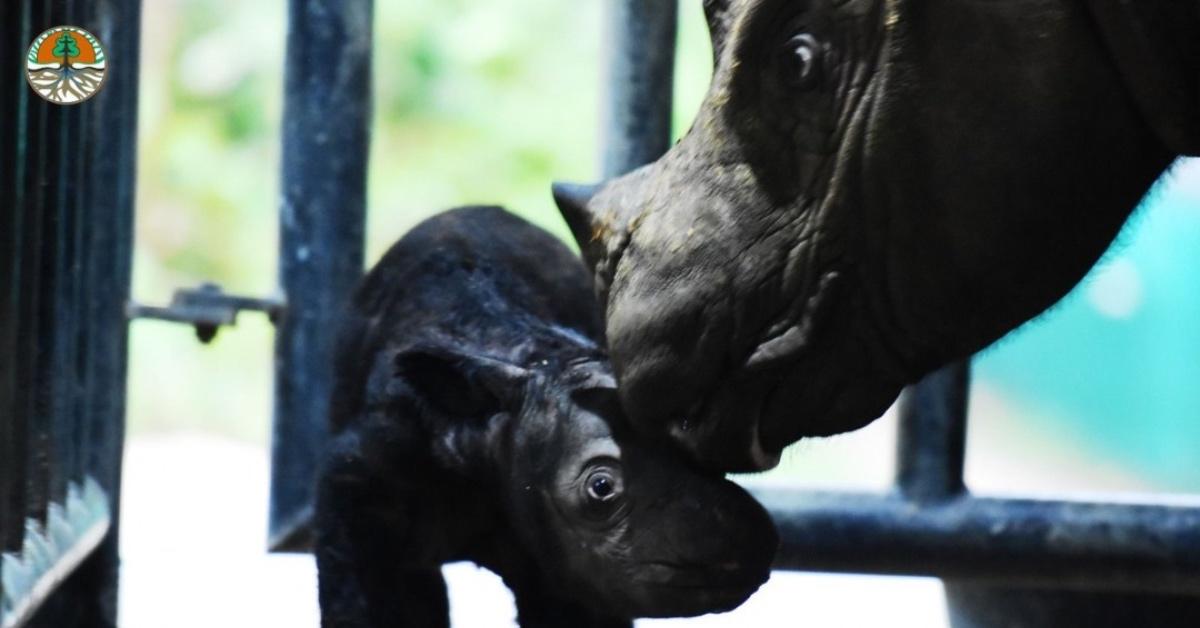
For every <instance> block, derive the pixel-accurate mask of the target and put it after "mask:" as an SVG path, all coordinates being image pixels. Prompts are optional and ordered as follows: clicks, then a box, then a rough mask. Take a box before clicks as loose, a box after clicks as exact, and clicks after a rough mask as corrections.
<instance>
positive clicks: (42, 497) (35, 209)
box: [17, 2, 57, 520]
mask: <svg viewBox="0 0 1200 628" xmlns="http://www.w3.org/2000/svg"><path fill="white" fill-rule="evenodd" d="M48 4H49V3H47V2H31V3H30V4H29V5H27V9H28V11H27V12H26V14H25V16H26V19H28V20H29V23H31V24H44V23H47V22H48V21H49V18H50V11H49V6H47V5H48ZM56 106H57V105H52V104H50V103H48V102H46V101H44V100H41V99H39V98H33V99H30V100H29V110H28V118H27V119H26V124H27V126H26V133H27V136H26V149H27V152H26V167H25V173H24V174H25V195H24V198H23V200H24V207H23V213H24V215H25V225H24V226H25V229H24V233H23V234H22V237H23V240H24V243H23V244H24V245H23V247H22V249H23V251H22V252H23V254H24V255H23V257H22V260H21V265H22V272H21V306H22V311H21V313H20V314H19V316H20V319H21V332H20V335H19V339H20V343H21V347H20V349H18V355H19V356H20V360H21V362H22V364H23V365H24V368H22V369H21V371H20V374H19V377H20V384H19V385H18V389H17V390H18V395H19V396H20V398H21V402H20V408H19V409H18V416H20V417H21V419H20V420H21V421H22V422H23V423H24V426H25V452H26V453H25V463H26V464H25V486H24V492H25V516H26V517H28V518H32V519H39V520H40V519H41V518H42V517H44V516H45V512H46V503H47V494H46V490H47V481H48V477H47V471H48V463H49V460H48V454H49V451H48V448H49V441H50V426H49V423H48V421H47V418H48V417H47V408H46V407H45V404H46V396H45V393H44V387H43V379H42V377H43V376H44V374H45V369H46V367H45V364H46V361H47V354H48V348H49V347H48V346H47V344H46V343H45V342H44V340H45V330H44V328H45V327H46V324H45V323H46V319H45V318H43V312H44V311H45V309H44V305H43V301H44V300H45V299H46V284H47V283H49V282H48V280H47V277H46V276H45V275H46V270H47V269H46V264H45V259H46V252H47V249H48V248H49V247H48V245H47V240H48V239H49V238H50V237H51V236H50V235H49V234H47V233H46V230H45V227H46V225H45V222H46V221H45V217H46V214H47V210H46V207H47V202H46V201H47V196H48V194H47V193H48V191H49V190H48V188H49V185H48V180H49V177H50V172H49V166H48V161H49V155H48V153H49V152H50V138H51V134H50V127H51V124H50V117H51V111H50V108H51V107H56Z"/></svg>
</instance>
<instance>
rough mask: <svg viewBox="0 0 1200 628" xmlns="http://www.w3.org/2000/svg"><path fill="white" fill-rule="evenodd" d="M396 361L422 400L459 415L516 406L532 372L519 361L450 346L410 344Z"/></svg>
mask: <svg viewBox="0 0 1200 628" xmlns="http://www.w3.org/2000/svg"><path fill="white" fill-rule="evenodd" d="M392 363H393V366H394V367H395V370H394V374H395V376H396V377H397V378H400V379H403V380H404V381H405V382H406V383H407V384H408V386H409V387H410V388H411V389H412V390H413V392H414V393H415V394H416V395H417V396H418V398H419V399H421V401H422V402H424V403H427V404H429V405H430V406H432V407H435V408H438V409H439V410H441V411H443V412H445V413H447V414H449V415H451V416H456V417H481V416H485V415H490V414H493V413H495V412H497V411H501V410H515V409H516V408H518V407H519V406H520V404H521V401H522V399H523V397H524V391H525V384H526V382H528V381H529V377H530V372H529V371H528V370H527V369H525V368H523V367H521V366H519V365H516V364H511V363H509V362H505V361H503V360H498V359H496V358H493V357H491V356H485V355H481V354H474V353H468V352H463V351H458V350H456V349H450V348H446V347H417V348H412V349H406V350H404V351H401V352H400V353H397V354H396V356H395V357H394V358H393V362H392Z"/></svg>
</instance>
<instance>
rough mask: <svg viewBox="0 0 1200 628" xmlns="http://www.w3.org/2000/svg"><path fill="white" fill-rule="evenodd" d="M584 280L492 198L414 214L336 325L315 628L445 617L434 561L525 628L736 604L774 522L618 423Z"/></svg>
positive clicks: (320, 500)
mask: <svg viewBox="0 0 1200 628" xmlns="http://www.w3.org/2000/svg"><path fill="white" fill-rule="evenodd" d="M591 291H592V285H591V282H590V281H589V278H588V274H587V271H586V269H585V268H584V267H583V264H581V263H580V262H579V259H578V257H577V256H576V255H574V254H573V253H572V252H571V251H570V250H569V249H568V248H567V247H566V246H565V245H563V244H562V243H561V242H559V241H558V240H557V239H555V238H554V237H553V236H551V235H550V234H548V233H546V232H545V231H543V230H541V229H538V228H537V227H535V226H533V225H531V224H529V223H528V222H526V221H524V220H521V219H520V218H518V217H516V216H514V215H512V214H510V213H508V212H506V211H504V210H503V209H501V208H499V207H467V208H460V209H456V210H451V211H447V212H444V213H441V214H439V215H437V216H435V217H433V218H430V219H429V220H426V221H425V222H423V223H421V224H420V225H418V226H417V227H415V228H414V229H413V230H412V231H410V232H409V233H408V234H407V235H405V236H404V237H403V238H402V239H401V240H400V241H399V242H397V243H396V244H395V245H394V246H393V247H392V248H391V249H390V250H389V251H388V252H387V253H386V254H385V255H384V256H383V258H382V259H381V260H380V261H379V263H378V264H376V265H375V267H374V268H373V269H372V270H371V271H370V272H369V273H368V274H367V276H366V277H365V278H364V280H363V282H362V284H361V285H360V286H359V288H358V289H357V291H356V292H355V295H354V299H353V303H352V304H351V306H350V307H349V308H348V310H347V312H346V313H345V315H344V316H343V320H342V321H341V330H340V333H339V340H338V345H337V350H336V367H335V373H334V384H335V385H334V390H333V399H332V401H331V410H330V419H331V424H332V431H333V433H334V438H333V440H332V442H331V444H330V446H329V450H328V451H327V452H326V456H325V461H324V464H323V465H322V468H321V472H320V476H319V486H318V497H317V503H316V514H315V517H314V529H315V531H316V541H315V553H316V556H317V565H318V571H319V575H320V579H319V584H320V587H319V590H320V601H321V614H322V624H321V625H322V626H324V627H325V628H404V627H410V626H411V627H412V628H436V627H438V626H443V627H444V626H446V625H447V624H448V620H449V615H448V608H447V599H446V590H445V583H444V582H443V580H442V574H441V571H440V566H441V565H442V564H444V563H447V562H452V561H460V560H471V561H475V562H476V563H478V564H480V565H483V566H486V567H487V568H489V569H491V570H492V571H494V572H496V573H497V574H498V575H499V576H500V577H501V578H503V579H504V582H505V584H507V585H508V587H509V588H510V589H512V591H513V595H514V598H515V601H516V606H517V613H518V620H519V622H520V624H521V626H522V627H523V628H539V627H544V628H560V627H563V626H567V627H571V628H627V627H628V626H630V625H631V622H630V618H632V617H643V616H681V615H698V614H703V613H708V612H715V611H722V610H729V609H731V608H733V607H735V606H737V605H738V604H741V603H742V602H743V601H745V599H746V598H747V597H749V595H750V594H751V593H753V592H754V591H755V590H756V589H757V588H758V587H759V585H761V584H762V583H763V582H764V581H765V580H766V579H767V576H768V575H769V573H770V565H771V560H772V558H773V556H774V553H775V550H776V548H777V546H778V537H777V535H776V532H775V527H774V524H773V523H772V522H771V519H770V517H769V516H768V515H767V513H766V511H765V510H764V509H763V508H762V506H760V505H759V504H758V503H757V502H756V501H755V500H754V499H753V498H752V497H751V496H750V495H749V494H748V493H746V491H745V490H743V489H742V488H741V487H739V486H737V485H736V484H734V483H733V482H730V481H729V480H726V479H724V478H722V477H720V476H719V475H718V474H714V473H711V472H706V471H702V470H699V469H697V468H696V466H695V465H694V464H693V463H691V462H690V461H688V460H687V459H686V458H685V457H684V456H683V455H681V454H680V453H679V452H678V451H676V450H674V449H672V448H669V447H664V446H662V445H661V444H657V443H655V442H653V441H652V440H651V439H648V438H646V437H645V436H644V435H640V434H638V433H637V432H636V431H634V430H633V429H632V427H630V426H629V424H628V422H627V421H626V419H625V416H624V414H623V413H622V411H621V405H620V402H619V400H618V399H617V393H616V382H615V380H614V378H613V375H612V369H611V367H610V366H609V363H608V360H607V359H606V356H605V355H604V350H603V346H602V342H601V340H602V337H603V332H602V328H601V323H600V316H599V313H598V312H597V310H596V307H595V303H594V302H593V301H592V299H591Z"/></svg>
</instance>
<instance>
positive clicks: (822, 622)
mask: <svg viewBox="0 0 1200 628" xmlns="http://www.w3.org/2000/svg"><path fill="white" fill-rule="evenodd" d="M267 477H268V461H267V458H266V453H265V451H264V450H263V448H261V447H255V446H252V445H247V444H243V443H240V442H237V441H232V440H224V439H218V438H214V437H211V436H205V435H195V434H178V435H171V436H142V437H134V438H132V439H131V440H130V441H129V443H128V445H127V451H126V456H125V484H124V494H123V496H122V501H123V507H124V510H123V513H122V523H121V525H122V555H123V559H124V560H123V568H122V588H121V620H120V625H121V626H122V627H123V628H164V627H170V628H212V627H213V626H221V627H223V628H243V627H245V628H251V627H253V628H260V627H267V626H269V627H276V626H278V627H288V628H316V627H317V626H318V625H319V623H320V622H319V618H318V610H317V594H316V569H315V567H314V564H313V561H312V558H311V557H309V556H301V555H271V554H267V553H266V552H265V551H264V543H265V542H264V538H265V536H266V509H267ZM445 573H446V576H447V579H448V581H449V586H450V601H451V614H452V622H453V625H454V626H455V627H458V628H461V627H467V628H493V627H495V628H499V627H505V628H507V627H509V626H513V625H514V622H513V617H514V609H513V604H512V598H511V596H510V595H509V594H508V591H507V590H506V589H505V588H504V586H503V585H502V584H501V583H500V580H499V579H498V578H496V577H495V576H494V575H492V574H491V573H490V572H488V571H486V570H482V569H478V568H476V567H475V566H473V565H468V564H457V565H452V566H449V567H447V568H446V570H445ZM638 625H639V626H640V627H643V628H650V627H656V628H657V627H660V626H697V627H704V628H716V627H733V626H739V627H741V626H755V627H760V628H772V627H776V626H778V627H784V626H787V627H789V628H790V627H792V626H797V625H803V626H806V627H811V628H827V627H828V628H843V627H844V628H860V627H875V626H889V627H892V628H904V627H909V626H911V627H913V628H941V627H943V626H946V625H947V619H946V613H945V609H944V608H943V605H942V597H941V585H940V584H939V583H938V582H937V581H936V580H930V579H925V578H883V577H868V576H845V575H828V574H799V573H776V574H775V575H774V576H773V577H772V578H771V580H770V582H768V583H767V584H766V586H764V587H763V588H762V589H761V590H760V591H759V592H758V593H757V594H756V595H755V596H754V597H752V598H751V599H750V601H749V602H747V603H746V604H744V605H743V606H742V607H741V608H739V609H737V610H736V611H734V612H731V613H726V614H722V615H709V616H705V617H699V618H693V619H679V620H643V621H640V622H638Z"/></svg>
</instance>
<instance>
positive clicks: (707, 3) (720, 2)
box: [704, 0, 736, 66]
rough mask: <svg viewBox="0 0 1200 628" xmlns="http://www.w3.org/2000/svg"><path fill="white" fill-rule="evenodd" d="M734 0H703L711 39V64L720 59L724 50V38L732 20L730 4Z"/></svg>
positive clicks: (727, 33)
mask: <svg viewBox="0 0 1200 628" xmlns="http://www.w3.org/2000/svg"><path fill="white" fill-rule="evenodd" d="M735 1H736V0H704V17H705V19H706V20H708V34H709V37H710V38H711V39H712V49H713V65H714V66H716V64H717V62H719V61H720V59H721V53H722V51H724V50H725V38H726V37H727V36H728V35H729V27H730V24H731V23H732V21H733V15H732V13H733V12H732V10H731V9H732V5H733V4H734V2H735Z"/></svg>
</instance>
